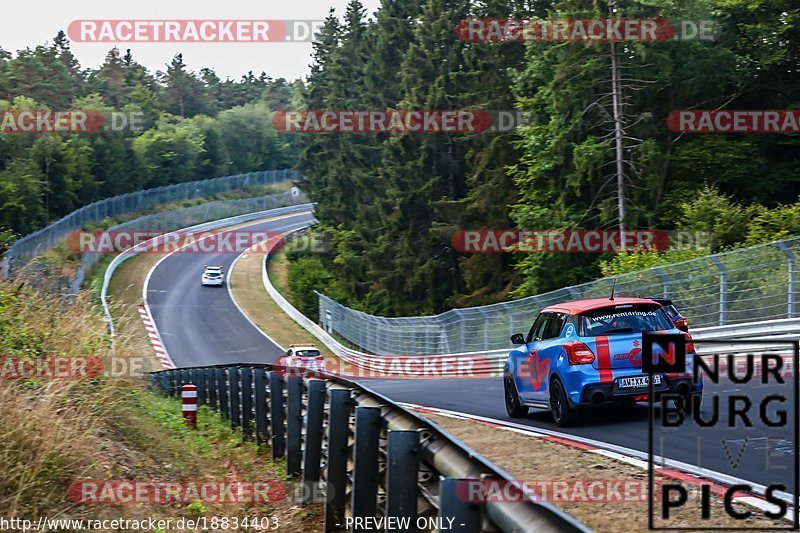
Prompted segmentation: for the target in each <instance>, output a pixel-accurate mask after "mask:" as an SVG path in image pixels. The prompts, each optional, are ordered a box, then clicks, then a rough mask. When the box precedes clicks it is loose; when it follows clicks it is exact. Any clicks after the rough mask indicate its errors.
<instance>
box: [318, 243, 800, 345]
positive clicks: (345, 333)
mask: <svg viewBox="0 0 800 533" xmlns="http://www.w3.org/2000/svg"><path fill="white" fill-rule="evenodd" d="M798 256H800V237H794V238H791V239H785V240H782V241H776V242H772V243H768V244H762V245H759V246H754V247H751V248H746V249H743V250H736V251H732V252H726V253H721V254H715V255H710V256H706V257H701V258H697V259H692V260H690V261H683V262H680V263H674V264H670V265H663V266H659V267H654V268H649V269H646V270H640V271H637V272H631V273H627V274H622V275H619V276H615V279H616V293H617V294H618V295H624V296H654V297H655V296H659V297H667V298H671V299H672V300H673V301H674V302H675V305H676V306H677V307H678V309H679V310H680V311H681V314H683V315H684V316H686V317H688V319H689V323H690V325H691V326H693V327H695V328H697V327H701V328H703V327H712V326H729V325H733V324H747V323H752V322H761V321H766V320H780V319H787V318H795V317H798V316H800V310H798V305H797V302H798V301H799V299H800V288H798V283H797V279H796V278H797V264H796V258H797V257H798ZM611 285H612V278H603V279H600V280H596V281H592V282H589V283H584V284H581V285H575V286H571V287H565V288H563V289H558V290H555V291H551V292H548V293H544V294H538V295H535V296H530V297H527V298H521V299H519V300H513V301H509V302H502V303H497V304H492V305H486V306H479V307H470V308H465V309H452V310H450V311H446V312H444V313H441V314H438V315H432V316H419V317H381V316H374V315H369V314H367V313H363V312H361V311H357V310H355V309H350V308H348V307H346V306H344V305H342V304H340V303H338V302H336V301H334V300H332V299H331V298H328V297H327V296H324V295H320V296H319V313H320V321H321V323H322V325H323V327H324V328H325V329H326V330H327V331H330V332H333V333H335V334H336V335H338V336H339V337H340V338H344V339H347V341H349V342H350V343H352V344H353V345H355V346H358V347H359V349H361V350H363V351H366V352H370V353H376V354H386V355H391V354H400V353H402V354H409V355H412V354H416V355H431V354H447V353H461V352H480V351H487V350H496V349H498V348H499V347H502V346H505V345H506V343H507V340H508V337H509V335H511V334H512V333H514V332H519V331H527V330H528V329H529V328H530V326H531V324H532V322H533V319H534V317H535V316H536V315H537V314H538V312H539V311H540V310H541V309H542V308H544V307H546V306H548V305H552V304H555V303H560V302H564V301H570V300H577V299H583V298H596V297H608V295H609V293H610V291H611Z"/></svg>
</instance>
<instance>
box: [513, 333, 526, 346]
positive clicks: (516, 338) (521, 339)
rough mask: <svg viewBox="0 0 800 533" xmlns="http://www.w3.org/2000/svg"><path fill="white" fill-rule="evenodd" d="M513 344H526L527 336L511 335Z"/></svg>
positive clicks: (520, 334)
mask: <svg viewBox="0 0 800 533" xmlns="http://www.w3.org/2000/svg"><path fill="white" fill-rule="evenodd" d="M511 343H512V344H525V336H524V335H523V334H522V333H514V334H513V335H511Z"/></svg>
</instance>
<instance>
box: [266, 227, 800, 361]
mask: <svg viewBox="0 0 800 533" xmlns="http://www.w3.org/2000/svg"><path fill="white" fill-rule="evenodd" d="M305 230H306V228H300V229H297V230H293V231H292V232H289V233H287V234H286V235H285V239H286V240H287V241H288V240H289V239H291V238H293V237H295V236H296V235H298V234H299V233H301V232H303V231H305ZM267 261H269V254H264V259H263V264H262V269H261V279H262V282H263V284H264V288H265V289H266V290H267V293H269V295H270V296H271V297H272V299H273V300H274V301H275V303H276V304H278V306H279V307H280V308H281V309H282V310H283V312H284V313H286V314H287V315H289V317H291V318H292V319H293V320H294V321H295V322H297V323H298V324H300V325H301V326H302V327H303V328H304V329H306V330H307V331H308V332H309V333H311V334H312V335H314V336H315V337H316V338H317V339H319V340H320V341H321V342H322V343H323V344H325V346H327V347H328V348H329V349H330V350H331V351H332V352H333V353H334V354H335V355H336V356H338V357H339V358H341V359H342V360H343V361H345V362H347V363H350V364H352V365H355V366H358V367H359V368H363V369H365V370H367V371H371V372H374V373H376V374H378V375H396V376H400V375H406V376H407V375H409V371H408V368H407V366H406V365H411V366H412V368H411V372H410V373H411V374H412V375H413V373H414V370H417V369H418V368H419V366H418V365H424V361H426V360H430V359H437V360H441V361H450V362H451V363H452V364H451V365H449V366H443V365H441V364H440V365H437V367H436V368H437V369H442V370H443V372H442V374H441V375H451V374H457V373H460V372H461V373H465V370H467V369H468V370H467V371H469V372H472V373H473V375H477V376H487V377H489V376H500V375H501V374H502V370H503V364H504V363H505V360H506V357H507V356H508V353H509V351H510V350H511V345H510V344H509V345H508V347H507V348H502V349H497V350H489V351H485V352H465V353H453V354H441V355H414V356H408V357H404V356H403V354H396V356H399V357H396V356H395V357H389V356H386V355H374V354H368V353H364V352H361V351H358V350H353V349H352V348H347V347H346V346H344V345H343V344H342V343H340V342H339V341H338V340H336V339H335V338H334V337H333V336H332V335H331V334H330V333H328V332H327V331H325V329H323V328H322V326H320V325H319V324H317V323H315V322H314V321H312V320H311V319H310V318H308V317H307V316H305V315H304V314H303V313H301V312H300V311H299V310H298V309H297V308H295V307H294V306H293V305H292V304H291V303H289V301H288V300H287V299H286V298H285V297H284V296H283V295H282V294H281V293H280V292H279V291H278V290H277V289H276V288H275V287H274V286H273V285H272V282H271V281H270V279H269V275H268V273H267ZM534 318H535V317H534V316H531V317H530V322H531V323H532V322H533V319H534ZM691 334H692V338H693V339H694V340H698V341H702V340H710V339H714V340H726V339H730V340H731V343H730V344H714V345H702V346H701V345H698V346H697V352H698V353H699V354H700V355H712V354H715V353H720V354H721V353H733V354H742V353H752V352H759V351H775V350H782V349H786V348H787V347H788V346H789V345H788V344H787V345H786V346H784V347H781V346H779V345H776V344H775V343H774V341H779V340H785V341H795V340H800V318H789V319H782V320H765V321H761V322H752V323H746V324H733V325H730V326H714V327H706V328H694V329H692V330H691ZM745 338H746V339H749V340H769V341H773V342H772V343H765V344H763V345H761V344H752V343H749V344H742V343H738V344H737V343H736V340H737V339H745ZM448 369H449V371H447V370H448ZM445 371H446V372H445Z"/></svg>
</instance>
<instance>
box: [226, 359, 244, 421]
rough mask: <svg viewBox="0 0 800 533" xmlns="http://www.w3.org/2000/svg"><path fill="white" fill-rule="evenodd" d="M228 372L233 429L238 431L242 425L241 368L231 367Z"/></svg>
mask: <svg viewBox="0 0 800 533" xmlns="http://www.w3.org/2000/svg"><path fill="white" fill-rule="evenodd" d="M227 371H228V391H229V394H230V402H231V414H230V417H231V429H236V428H238V427H240V426H241V425H242V404H241V401H240V400H239V368H238V367H235V366H229V367H228V368H227Z"/></svg>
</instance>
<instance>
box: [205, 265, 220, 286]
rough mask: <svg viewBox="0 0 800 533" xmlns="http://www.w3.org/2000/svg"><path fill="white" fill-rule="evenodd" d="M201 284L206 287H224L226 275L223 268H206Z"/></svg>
mask: <svg viewBox="0 0 800 533" xmlns="http://www.w3.org/2000/svg"><path fill="white" fill-rule="evenodd" d="M200 282H201V283H202V284H203V286H204V287H206V286H210V287H222V285H223V284H224V283H225V275H224V274H223V272H222V267H221V266H208V265H206V266H205V269H204V270H203V276H202V277H201V278H200Z"/></svg>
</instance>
